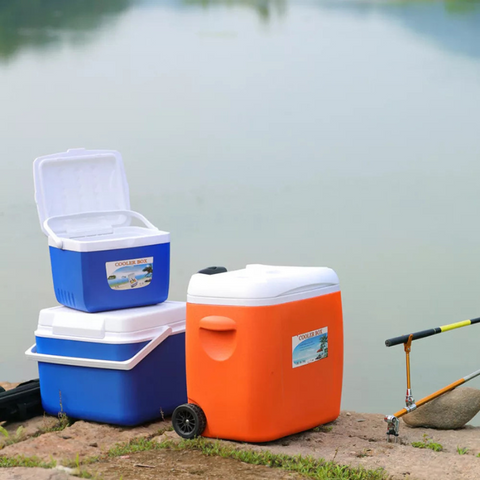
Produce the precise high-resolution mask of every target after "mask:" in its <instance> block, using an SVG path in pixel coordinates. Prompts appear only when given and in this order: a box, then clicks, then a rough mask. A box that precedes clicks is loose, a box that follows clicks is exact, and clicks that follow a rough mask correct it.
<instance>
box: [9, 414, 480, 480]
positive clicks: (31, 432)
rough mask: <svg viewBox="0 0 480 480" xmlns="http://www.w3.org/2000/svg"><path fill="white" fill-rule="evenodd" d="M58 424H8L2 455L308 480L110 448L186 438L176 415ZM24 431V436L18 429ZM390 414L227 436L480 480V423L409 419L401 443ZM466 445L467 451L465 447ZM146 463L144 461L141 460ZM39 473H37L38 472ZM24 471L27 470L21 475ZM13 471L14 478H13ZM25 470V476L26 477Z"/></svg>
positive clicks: (178, 474) (149, 470)
mask: <svg viewBox="0 0 480 480" xmlns="http://www.w3.org/2000/svg"><path fill="white" fill-rule="evenodd" d="M57 424H58V420H57V419H55V418H53V417H37V418H35V419H32V420H29V421H27V422H24V423H23V424H18V423H16V424H3V427H4V428H5V429H6V430H7V431H8V432H9V435H10V436H9V438H4V437H2V436H1V435H0V456H5V457H15V456H17V455H23V456H27V457H31V456H36V457H38V458H41V459H43V460H45V461H50V460H52V459H53V460H56V461H57V463H58V464H62V463H64V462H66V461H70V462H72V461H74V460H75V459H76V458H78V459H79V461H80V462H82V461H88V459H90V458H92V457H96V456H100V458H101V461H100V462H98V463H92V464H90V465H86V466H85V468H86V469H87V471H89V472H90V473H92V474H95V475H97V477H99V478H104V479H105V480H113V479H119V478H121V477H122V476H123V480H128V479H139V480H144V479H145V480H146V479H152V480H153V479H158V478H172V479H190V478H212V479H215V478H232V479H236V478H238V479H240V478H242V479H243V478H246V479H248V478H300V477H299V476H297V475H295V474H287V473H286V472H284V471H282V470H279V469H275V468H268V467H262V466H255V465H248V464H246V463H242V462H240V461H237V460H231V459H224V458H220V457H207V456H204V455H202V454H201V453H200V452H197V451H185V450H183V451H182V450H169V449H161V450H151V451H147V452H140V453H135V454H129V455H124V456H122V457H113V458H110V457H106V456H105V455H104V454H105V453H106V452H108V450H110V449H111V448H113V447H114V446H115V445H117V444H119V443H125V442H128V441H129V440H132V439H135V438H141V437H142V438H148V439H152V440H156V441H159V442H162V441H165V440H171V441H174V442H178V441H179V440H180V439H179V437H178V436H177V435H176V434H175V432H173V431H170V429H171V423H170V421H169V420H164V421H159V422H155V423H151V424H148V425H142V426H140V427H135V428H120V427H113V426H109V425H103V424H97V423H90V422H84V421H77V422H75V423H74V424H73V425H71V426H67V427H66V428H65V429H64V430H62V431H52V430H54V427H55V426H56V425H57ZM20 425H22V426H23V429H22V434H21V437H20V438H16V437H15V435H16V432H17V431H18V427H19V426H20ZM385 432H386V424H385V422H384V420H383V415H380V414H361V413H356V412H341V414H340V417H339V418H338V419H337V420H336V421H334V422H332V423H331V424H330V425H328V426H327V428H325V427H321V428H317V429H313V430H310V431H307V432H303V433H300V434H297V435H292V436H289V437H286V438H283V439H280V440H277V441H275V442H270V443H266V444H246V443H237V442H229V441H222V443H223V444H225V445H227V446H230V447H232V448H235V449H250V450H256V451H269V452H272V453H276V454H286V455H298V454H301V455H303V456H307V455H310V456H312V457H314V458H324V459H325V460H331V461H335V462H336V463H338V464H340V465H351V466H360V465H361V466H363V467H365V468H367V469H378V468H383V469H385V471H386V472H387V473H388V474H390V475H391V478H392V479H394V480H400V479H406V478H408V479H411V480H413V479H416V480H431V479H435V480H456V479H465V480H477V479H479V478H480V458H479V457H477V455H478V454H480V427H472V426H467V427H465V428H463V429H460V430H454V431H452V430H443V431H441V430H432V429H425V428H416V429H413V428H409V427H407V426H406V425H405V424H404V423H403V422H402V423H401V431H400V441H399V442H398V443H387V442H386V438H385ZM425 438H428V439H430V441H433V442H436V443H438V444H440V445H442V447H443V450H442V451H439V452H436V451H432V450H430V449H419V448H414V447H413V446H412V445H411V444H412V442H422V441H424V439H425ZM460 449H464V450H463V451H464V454H460V453H459V450H460ZM141 465H144V466H141ZM21 472H24V470H20V469H18V468H17V469H10V468H8V469H7V468H0V479H1V480H7V479H8V480H10V479H14V478H15V479H19V478H35V476H26V474H24V473H22V474H21ZM32 473H33V472H32ZM20 474H21V475H20ZM12 475H13V476H12ZM19 475H20V476H19ZM46 475H47V472H45V473H42V476H40V475H39V476H38V478H42V479H43V478H45V479H50V478H51V479H57V478H58V479H59V480H60V479H63V478H65V479H68V478H70V476H69V475H68V474H66V473H65V472H59V471H57V472H51V474H48V475H54V476H48V475H47V476H46Z"/></svg>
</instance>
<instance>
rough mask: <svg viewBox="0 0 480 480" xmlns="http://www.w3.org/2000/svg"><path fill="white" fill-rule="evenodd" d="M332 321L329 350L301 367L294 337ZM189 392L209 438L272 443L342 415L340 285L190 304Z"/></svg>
mask: <svg viewBox="0 0 480 480" xmlns="http://www.w3.org/2000/svg"><path fill="white" fill-rule="evenodd" d="M325 327H327V328H328V356H327V357H326V358H323V359H321V360H317V361H313V362H312V363H308V364H305V365H301V366H296V367H295V368H293V359H292V350H293V347H292V338H293V337H295V336H298V335H302V334H306V333H308V332H312V331H316V330H317V329H321V328H325ZM186 363H187V394H188V401H189V403H195V404H197V405H198V406H200V407H201V408H202V410H203V411H204V412H205V415H206V418H207V427H206V429H205V431H204V433H203V436H205V437H211V438H224V439H231V440H240V441H248V442H266V441H270V440H275V439H278V438H281V437H284V436H286V435H291V434H293V433H297V432H300V431H303V430H308V429H310V428H313V427H315V426H317V425H320V424H324V423H327V422H330V421H332V420H335V419H336V418H337V417H338V415H339V413H340V402H341V394H342V377H343V320H342V305H341V296H340V292H335V293H330V294H327V295H323V296H320V297H315V298H310V299H306V300H299V301H296V302H290V303H284V304H281V305H273V306H263V307H243V306H222V305H202V304H192V303H187V327H186Z"/></svg>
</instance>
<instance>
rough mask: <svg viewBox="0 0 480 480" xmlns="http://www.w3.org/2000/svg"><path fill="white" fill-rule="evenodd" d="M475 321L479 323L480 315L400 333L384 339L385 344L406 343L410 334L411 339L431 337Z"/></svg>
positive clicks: (390, 345)
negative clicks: (426, 328) (404, 333)
mask: <svg viewBox="0 0 480 480" xmlns="http://www.w3.org/2000/svg"><path fill="white" fill-rule="evenodd" d="M476 323H480V317H478V318H472V319H471V320H464V321H463V322H457V323H450V324H449V325H443V326H442V327H435V328H429V329H428V330H421V331H420V332H415V333H410V334H407V335H401V336H400V337H394V338H389V339H388V340H385V345H386V346H387V347H394V346H395V345H400V344H401V343H406V342H407V341H408V339H409V338H410V336H412V340H419V339H420V338H426V337H431V336H432V335H437V334H438V333H443V332H448V331H449V330H455V329H456V328H462V327H468V326H469V325H475V324H476Z"/></svg>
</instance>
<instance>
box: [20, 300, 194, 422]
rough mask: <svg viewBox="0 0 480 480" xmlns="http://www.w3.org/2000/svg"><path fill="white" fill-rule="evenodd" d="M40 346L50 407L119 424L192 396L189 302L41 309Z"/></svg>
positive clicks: (157, 414) (149, 416) (152, 415)
mask: <svg viewBox="0 0 480 480" xmlns="http://www.w3.org/2000/svg"><path fill="white" fill-rule="evenodd" d="M35 339H36V345H34V346H33V347H31V348H30V349H29V350H27V352H26V355H27V357H29V358H30V359H33V360H36V361H38V370H39V378H40V391H41V396H42V404H43V408H44V409H45V411H46V412H47V413H49V414H51V415H55V416H56V415H58V414H59V413H62V412H63V413H64V414H66V415H68V416H69V417H72V418H77V419H82V420H92V421H97V422H103V423H112V424H115V425H138V424H141V423H144V422H147V421H150V420H154V419H156V418H161V417H163V415H169V414H171V413H172V412H173V410H174V409H175V408H176V407H177V406H178V405H181V404H182V403H185V402H186V401H187V392H186V379H185V303H183V302H171V301H167V302H165V303H162V304H160V305H155V306H150V307H143V308H132V309H126V310H117V311H112V312H102V313H94V314H90V313H84V312H79V311H76V310H72V309H70V308H66V307H54V308H48V309H45V310H42V311H41V312H40V317H39V322H38V328H37V330H36V332H35Z"/></svg>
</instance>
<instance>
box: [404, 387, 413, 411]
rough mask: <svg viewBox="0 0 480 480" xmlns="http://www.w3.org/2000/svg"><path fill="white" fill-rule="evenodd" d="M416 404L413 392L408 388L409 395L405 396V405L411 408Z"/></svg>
mask: <svg viewBox="0 0 480 480" xmlns="http://www.w3.org/2000/svg"><path fill="white" fill-rule="evenodd" d="M414 403H415V399H414V398H413V395H412V391H411V390H410V389H409V388H407V394H406V395H405V405H406V406H407V407H410V406H411V405H413V404H414Z"/></svg>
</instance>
